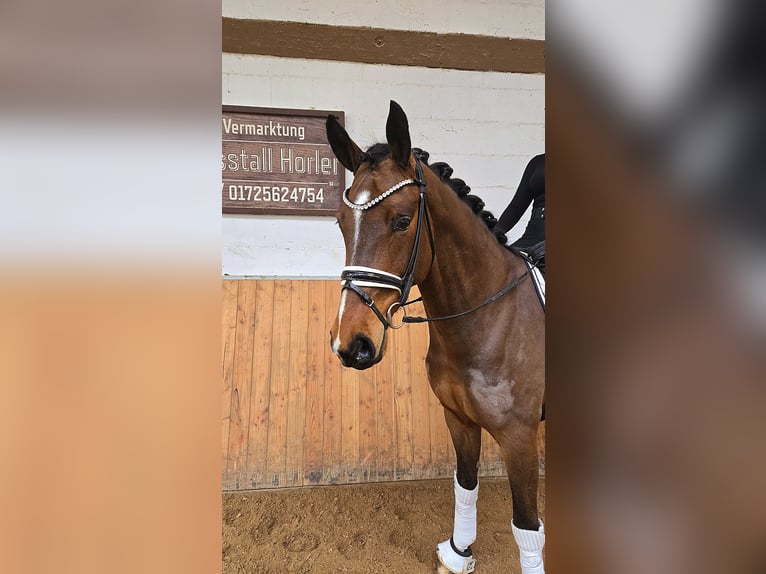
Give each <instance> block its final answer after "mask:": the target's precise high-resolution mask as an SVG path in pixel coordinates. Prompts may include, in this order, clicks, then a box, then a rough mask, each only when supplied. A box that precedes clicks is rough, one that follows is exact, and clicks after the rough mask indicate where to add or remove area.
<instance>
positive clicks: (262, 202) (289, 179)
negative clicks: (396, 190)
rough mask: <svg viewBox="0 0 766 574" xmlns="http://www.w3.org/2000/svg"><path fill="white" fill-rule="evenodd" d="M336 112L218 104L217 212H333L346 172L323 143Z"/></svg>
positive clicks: (325, 142)
mask: <svg viewBox="0 0 766 574" xmlns="http://www.w3.org/2000/svg"><path fill="white" fill-rule="evenodd" d="M328 114H334V115H335V116H337V117H338V119H339V120H340V121H341V123H343V120H344V114H343V112H339V111H332V112H330V111H320V110H279V109H269V108H246V107H239V106H223V114H222V118H221V139H222V146H221V148H222V149H221V173H222V185H223V187H222V190H221V198H222V204H223V209H222V211H223V213H250V214H293V215H335V212H336V211H337V210H338V205H339V202H340V196H341V194H342V193H343V189H344V188H345V176H346V172H345V170H344V168H343V166H342V165H340V163H338V160H337V159H336V158H335V155H334V154H333V153H332V150H331V149H330V145H329V144H328V143H327V136H326V135H325V121H326V119H327V115H328Z"/></svg>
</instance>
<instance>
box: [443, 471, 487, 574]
mask: <svg viewBox="0 0 766 574" xmlns="http://www.w3.org/2000/svg"><path fill="white" fill-rule="evenodd" d="M454 483H455V522H454V527H453V530H452V538H451V539H450V540H445V541H444V542H440V543H439V544H438V545H437V546H436V555H437V556H438V557H439V561H440V562H441V563H442V564H443V565H444V566H445V567H446V568H447V569H448V570H449V571H450V572H453V573H454V574H469V573H470V572H473V571H474V567H475V565H476V560H474V558H473V555H472V554H471V552H470V548H469V547H470V546H471V544H472V543H473V541H474V540H476V500H477V499H478V498H479V485H478V484H477V485H476V488H474V489H473V490H466V489H465V488H463V487H462V486H460V484H459V483H458V481H457V473H455V477H454ZM453 544H454V547H453Z"/></svg>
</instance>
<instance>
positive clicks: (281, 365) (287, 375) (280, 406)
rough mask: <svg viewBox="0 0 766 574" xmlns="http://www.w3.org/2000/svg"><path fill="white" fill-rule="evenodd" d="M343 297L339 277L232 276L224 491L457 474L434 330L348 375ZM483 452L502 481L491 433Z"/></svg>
mask: <svg viewBox="0 0 766 574" xmlns="http://www.w3.org/2000/svg"><path fill="white" fill-rule="evenodd" d="M339 299H340V287H339V283H338V281H318V280H315V281H296V280H257V281H256V280H252V281H251V280H224V281H223V315H222V316H223V349H222V370H223V401H222V408H223V411H222V419H223V425H222V447H223V450H222V451H223V462H222V464H223V489H224V490H225V491H232V490H250V489H262V488H285V487H297V486H307V485H320V484H350V483H362V482H380V481H393V480H412V479H426V478H447V477H451V476H452V472H453V469H454V466H455V454H454V451H453V449H452V444H451V442H450V439H449V434H448V431H447V426H446V423H445V422H444V414H443V411H442V408H441V406H440V405H439V402H438V401H437V399H436V397H435V396H434V394H433V393H432V392H431V388H430V387H429V385H428V381H427V379H426V373H425V363H424V360H425V354H426V350H427V347H428V327H427V326H426V325H423V324H420V325H408V326H406V327H405V328H403V329H400V330H398V331H393V332H391V334H390V336H389V342H388V349H387V352H386V356H385V357H384V358H383V360H382V361H381V362H380V363H379V364H378V365H376V366H375V367H373V368H371V369H368V370H366V371H355V370H353V369H344V368H343V367H341V365H340V362H339V361H338V359H337V358H336V357H335V356H334V355H333V354H332V353H331V351H330V347H329V334H328V333H329V328H330V325H331V323H332V320H333V318H334V315H335V313H336V312H337V308H338V302H339ZM413 313H422V308H421V309H420V310H415V311H413ZM540 441H541V444H542V441H544V431H543V432H542V433H541V437H540ZM482 445H483V447H482V455H481V461H480V476H504V475H505V469H504V467H503V463H502V459H501V457H500V452H499V449H498V447H497V445H496V444H495V442H494V441H493V440H492V439H491V437H490V436H489V435H488V434H487V433H486V432H484V437H483V441H482Z"/></svg>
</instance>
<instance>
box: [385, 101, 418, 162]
mask: <svg viewBox="0 0 766 574" xmlns="http://www.w3.org/2000/svg"><path fill="white" fill-rule="evenodd" d="M386 140H387V141H388V146H389V147H390V148H391V157H392V158H394V161H395V162H396V163H398V164H399V165H400V166H401V167H407V166H408V165H409V163H410V152H411V150H412V144H411V143H410V125H409V123H407V116H406V115H405V114H404V110H403V109H402V107H401V106H400V105H399V104H397V103H396V102H395V101H394V100H391V107H390V108H389V109H388V120H387V121H386Z"/></svg>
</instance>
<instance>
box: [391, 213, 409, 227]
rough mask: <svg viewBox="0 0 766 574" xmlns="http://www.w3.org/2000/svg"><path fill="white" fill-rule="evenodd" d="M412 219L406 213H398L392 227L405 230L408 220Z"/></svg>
mask: <svg viewBox="0 0 766 574" xmlns="http://www.w3.org/2000/svg"><path fill="white" fill-rule="evenodd" d="M411 221H412V218H411V217H409V216H408V215H400V216H399V217H397V218H396V219H394V224H393V226H392V227H393V229H394V231H406V230H407V228H409V226H410V222H411Z"/></svg>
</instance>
